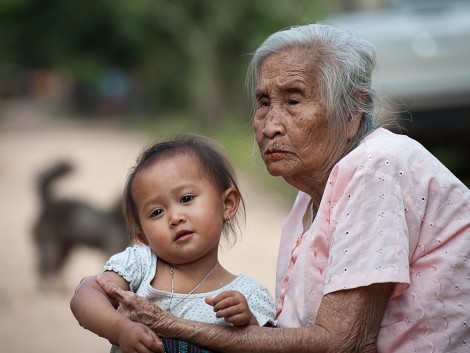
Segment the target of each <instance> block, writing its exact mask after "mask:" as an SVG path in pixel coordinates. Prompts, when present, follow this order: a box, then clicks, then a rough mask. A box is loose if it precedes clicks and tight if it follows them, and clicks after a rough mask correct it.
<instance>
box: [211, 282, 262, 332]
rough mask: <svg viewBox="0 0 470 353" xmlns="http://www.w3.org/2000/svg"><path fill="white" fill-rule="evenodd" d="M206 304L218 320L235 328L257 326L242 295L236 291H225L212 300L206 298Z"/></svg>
mask: <svg viewBox="0 0 470 353" xmlns="http://www.w3.org/2000/svg"><path fill="white" fill-rule="evenodd" d="M206 303H207V304H209V305H212V306H213V307H214V311H215V313H216V316H217V317H218V318H221V317H223V318H224V319H225V321H227V322H228V323H231V324H232V325H235V326H246V325H258V321H257V320H256V318H255V317H254V315H253V314H252V312H251V310H250V308H249V307H248V303H247V301H246V298H245V296H244V295H243V294H241V293H240V292H238V291H226V292H223V293H220V294H219V295H218V296H216V297H214V298H210V297H207V298H206Z"/></svg>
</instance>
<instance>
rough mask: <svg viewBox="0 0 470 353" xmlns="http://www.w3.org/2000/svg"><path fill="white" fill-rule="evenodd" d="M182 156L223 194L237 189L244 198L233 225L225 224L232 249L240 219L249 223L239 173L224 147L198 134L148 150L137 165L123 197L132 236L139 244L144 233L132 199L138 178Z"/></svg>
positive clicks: (231, 223)
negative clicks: (134, 184)
mask: <svg viewBox="0 0 470 353" xmlns="http://www.w3.org/2000/svg"><path fill="white" fill-rule="evenodd" d="M181 154H183V155H188V156H191V157H193V158H194V163H199V165H200V167H201V169H202V171H203V172H204V174H205V175H206V176H207V177H208V178H209V179H210V181H211V182H212V184H213V185H214V187H215V188H216V189H217V190H218V191H219V192H220V193H223V192H224V191H225V190H227V189H228V188H230V187H233V188H234V189H235V190H237V191H238V193H239V194H240V206H239V208H238V211H237V212H236V214H235V216H234V217H233V218H232V219H230V222H224V227H223V229H222V232H223V234H224V236H225V239H224V240H226V241H227V243H228V244H229V245H233V244H234V243H235V242H236V239H237V238H236V235H237V233H236V229H237V228H238V229H239V228H240V222H241V220H240V218H243V221H244V220H245V202H244V200H243V197H242V195H241V192H240V188H239V186H238V182H237V179H236V176H235V171H234V169H233V167H232V165H231V164H230V162H229V160H228V158H227V157H226V155H225V153H223V150H222V148H221V147H220V146H218V145H216V144H215V142H214V141H211V140H209V139H208V138H206V137H203V136H200V135H196V134H182V135H177V136H175V137H174V138H173V139H170V140H166V141H160V142H156V143H154V144H152V145H151V146H150V147H148V148H146V149H144V151H143V152H142V153H141V154H140V155H139V156H138V157H137V160H136V164H135V165H134V167H132V168H131V169H130V171H129V174H128V177H127V181H126V184H125V187H124V194H123V203H124V205H123V207H124V217H125V220H126V225H127V229H128V231H129V233H130V235H131V236H132V237H133V238H134V239H135V240H137V241H138V239H137V233H138V232H139V231H141V229H142V226H141V224H140V220H139V216H138V212H137V208H136V205H135V202H134V199H133V197H132V184H133V181H134V179H135V177H136V175H138V174H139V173H140V172H141V171H143V170H145V169H146V168H148V167H150V166H152V165H154V164H155V163H157V162H159V161H161V160H164V159H167V158H173V157H175V156H178V155H181Z"/></svg>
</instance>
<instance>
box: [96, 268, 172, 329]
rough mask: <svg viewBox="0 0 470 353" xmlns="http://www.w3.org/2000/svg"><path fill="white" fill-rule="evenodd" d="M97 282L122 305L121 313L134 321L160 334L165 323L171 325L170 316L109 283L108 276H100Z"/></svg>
mask: <svg viewBox="0 0 470 353" xmlns="http://www.w3.org/2000/svg"><path fill="white" fill-rule="evenodd" d="M96 282H97V283H98V284H99V285H100V287H101V288H102V289H103V291H104V292H105V293H106V294H107V295H109V296H110V297H111V298H112V299H113V300H115V301H116V302H118V303H119V304H120V305H119V312H120V313H122V314H123V315H124V316H126V317H128V318H129V319H131V320H132V321H136V322H139V323H141V324H144V325H146V326H148V327H150V328H151V329H152V330H153V331H154V332H156V333H159V334H160V332H161V331H160V329H161V328H164V327H165V323H167V324H169V322H168V321H169V319H170V317H169V315H168V314H167V313H166V312H164V311H163V310H162V309H160V308H159V307H158V306H157V305H155V304H154V303H152V302H151V301H150V300H148V299H145V298H142V297H140V296H138V295H137V294H135V293H133V292H130V291H125V290H122V289H121V288H119V287H118V286H116V285H115V284H114V283H113V282H111V281H109V280H108V279H107V278H106V276H103V275H98V276H97V277H96ZM162 334H163V332H162Z"/></svg>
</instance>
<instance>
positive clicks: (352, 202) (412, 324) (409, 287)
mask: <svg viewBox="0 0 470 353" xmlns="http://www.w3.org/2000/svg"><path fill="white" fill-rule="evenodd" d="M309 201H310V197H309V196H308V195H306V194H305V193H302V192H299V194H298V196H297V198H296V200H295V203H294V205H293V208H292V210H291V212H290V214H289V216H288V217H287V219H286V221H285V223H284V226H283V231H282V237H281V244H280V250H279V258H278V265H277V286H276V298H277V320H278V326H280V327H300V326H312V325H314V324H315V319H316V314H317V311H318V308H319V305H320V302H321V300H322V297H323V296H324V295H325V294H328V293H331V292H335V291H339V290H342V289H351V288H356V287H360V286H367V285H370V284H372V283H384V282H393V283H397V285H396V287H395V290H394V293H393V294H392V296H391V298H390V301H389V303H388V306H387V309H386V312H385V315H384V317H383V320H382V324H381V327H380V330H379V335H378V352H383V353H390V352H394V353H410V352H419V353H425V352H446V353H449V352H462V353H463V352H467V353H468V352H470V191H469V189H468V188H467V187H466V186H465V185H463V184H462V183H461V182H460V181H459V180H458V179H457V178H456V177H455V176H454V175H453V174H452V173H450V172H449V171H448V170H447V169H446V168H445V167H444V166H443V165H442V164H441V163H440V162H439V161H438V160H437V159H436V158H435V157H433V156H432V155H431V154H430V153H429V152H428V151H427V150H426V149H424V148H423V147H422V146H421V145H420V144H418V143H417V142H415V141H413V140H412V139H409V138H408V137H406V136H401V135H396V134H393V133H391V132H389V131H388V130H385V129H378V130H376V131H375V132H373V133H372V134H370V135H369V136H368V137H367V138H365V139H364V141H363V142H362V143H361V144H360V145H359V147H357V148H356V149H355V150H353V151H352V152H351V153H349V154H348V155H347V156H346V157H344V158H343V159H342V160H341V161H340V162H339V163H338V164H337V165H336V166H335V167H334V168H333V170H332V172H331V174H330V176H329V179H328V182H327V185H326V189H325V192H324V194H323V198H322V200H321V204H320V207H319V209H318V212H317V215H316V217H315V219H314V221H313V223H312V224H311V226H310V228H309V229H308V230H307V231H306V232H305V233H304V232H303V226H302V219H303V217H304V214H305V211H306V209H307V207H308V204H309Z"/></svg>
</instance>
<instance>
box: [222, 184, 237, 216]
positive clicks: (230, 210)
mask: <svg viewBox="0 0 470 353" xmlns="http://www.w3.org/2000/svg"><path fill="white" fill-rule="evenodd" d="M223 203H224V219H225V220H227V219H230V218H232V217H233V216H235V214H236V213H237V210H238V206H239V205H240V193H239V192H238V191H237V189H235V188H233V187H231V188H228V189H227V190H225V192H224V194H223Z"/></svg>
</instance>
